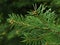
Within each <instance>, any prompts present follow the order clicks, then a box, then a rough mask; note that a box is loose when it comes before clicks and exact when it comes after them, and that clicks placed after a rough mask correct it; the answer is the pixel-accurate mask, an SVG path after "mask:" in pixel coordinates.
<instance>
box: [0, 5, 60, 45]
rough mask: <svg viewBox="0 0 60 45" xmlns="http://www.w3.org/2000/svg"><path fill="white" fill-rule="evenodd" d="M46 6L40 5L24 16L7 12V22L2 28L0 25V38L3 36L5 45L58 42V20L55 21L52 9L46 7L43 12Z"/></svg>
mask: <svg viewBox="0 0 60 45" xmlns="http://www.w3.org/2000/svg"><path fill="white" fill-rule="evenodd" d="M46 7H47V6H45V5H40V6H39V7H38V8H37V9H35V10H34V11H32V12H28V14H26V16H25V18H24V17H23V16H22V15H20V16H19V15H18V14H14V13H12V14H9V18H8V19H7V24H5V26H4V28H3V27H2V26H1V27H2V28H1V29H2V31H0V32H1V33H0V35H1V37H0V38H2V39H4V38H5V42H4V43H6V45H51V44H59V43H60V33H59V32H60V25H58V22H57V23H56V20H55V19H56V14H55V13H54V11H53V12H52V11H51V9H48V10H46V12H44V10H45V9H46ZM35 8H36V7H35ZM7 25H8V26H9V27H7ZM6 28H8V30H7V29H6ZM2 39H1V40H2ZM15 40H16V41H15ZM12 42H13V43H12ZM15 42H16V43H15ZM2 43H3V42H2Z"/></svg>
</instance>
